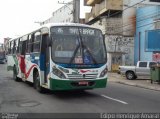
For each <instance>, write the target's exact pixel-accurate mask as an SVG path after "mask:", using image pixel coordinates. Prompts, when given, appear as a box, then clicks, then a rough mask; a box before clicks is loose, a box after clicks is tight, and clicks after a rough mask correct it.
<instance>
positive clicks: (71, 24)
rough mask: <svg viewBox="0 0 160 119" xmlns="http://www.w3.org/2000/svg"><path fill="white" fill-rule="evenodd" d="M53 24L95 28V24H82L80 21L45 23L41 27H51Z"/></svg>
mask: <svg viewBox="0 0 160 119" xmlns="http://www.w3.org/2000/svg"><path fill="white" fill-rule="evenodd" d="M52 26H81V27H89V28H94V27H93V26H89V25H86V24H80V23H48V24H45V25H43V26H41V28H43V27H48V28H50V27H52Z"/></svg>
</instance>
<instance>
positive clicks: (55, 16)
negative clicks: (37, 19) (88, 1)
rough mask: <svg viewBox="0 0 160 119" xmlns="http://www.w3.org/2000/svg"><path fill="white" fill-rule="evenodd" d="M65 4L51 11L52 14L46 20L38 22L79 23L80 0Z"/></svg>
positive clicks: (42, 23)
mask: <svg viewBox="0 0 160 119" xmlns="http://www.w3.org/2000/svg"><path fill="white" fill-rule="evenodd" d="M62 4H65V5H64V6H63V7H61V8H59V9H58V10H56V11H55V12H53V13H52V16H51V17H50V18H48V19H47V20H45V21H43V22H41V23H40V25H44V24H47V23H65V22H67V23H76V22H77V23H79V22H80V21H82V22H83V20H80V15H79V14H80V0H73V1H71V2H69V3H62Z"/></svg>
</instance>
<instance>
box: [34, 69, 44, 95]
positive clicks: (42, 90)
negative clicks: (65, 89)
mask: <svg viewBox="0 0 160 119" xmlns="http://www.w3.org/2000/svg"><path fill="white" fill-rule="evenodd" d="M34 78H35V79H34V88H35V89H36V90H37V91H38V92H40V93H44V88H43V87H41V85H40V77H39V73H38V72H36V73H35V76H34Z"/></svg>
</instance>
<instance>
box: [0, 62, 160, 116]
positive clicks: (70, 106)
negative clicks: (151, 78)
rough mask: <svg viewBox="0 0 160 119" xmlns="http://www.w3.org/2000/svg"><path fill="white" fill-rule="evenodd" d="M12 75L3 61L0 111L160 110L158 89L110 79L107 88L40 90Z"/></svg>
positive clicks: (0, 82) (95, 111) (91, 111)
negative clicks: (61, 90) (15, 79)
mask: <svg viewBox="0 0 160 119" xmlns="http://www.w3.org/2000/svg"><path fill="white" fill-rule="evenodd" d="M11 77H12V73H11V72H7V70H6V65H3V64H0V112H13V113H17V112H22V113H34V112H35V113H42V112H45V113H53V112H58V113H63V112H64V113H66V112H67V113H87V112H88V113H102V112H105V113H107V112H137V113H139V112H160V92H159V91H153V90H148V89H143V88H138V87H133V86H127V85H123V84H118V83H114V82H109V83H108V86H107V88H105V89H94V90H89V91H85V92H77V91H75V92H50V91H49V92H47V93H45V94H40V93H38V92H37V91H36V90H34V88H33V87H32V86H31V85H29V84H27V83H24V82H15V81H14V80H12V78H11Z"/></svg>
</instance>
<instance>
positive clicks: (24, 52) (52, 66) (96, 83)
mask: <svg viewBox="0 0 160 119" xmlns="http://www.w3.org/2000/svg"><path fill="white" fill-rule="evenodd" d="M8 51H9V53H8V66H7V69H8V70H13V79H14V80H16V81H18V80H23V81H28V82H32V83H33V84H34V87H35V89H37V91H39V92H43V91H44V88H46V89H50V90H86V89H94V88H105V87H106V84H107V53H106V47H105V42H104V37H103V35H102V32H101V30H99V29H96V28H92V27H90V26H88V25H83V24H77V23H60V24H48V25H46V26H43V27H41V28H39V29H37V30H35V31H33V32H31V33H28V34H26V35H24V36H22V37H18V38H16V39H11V40H10V41H9V49H8Z"/></svg>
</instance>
